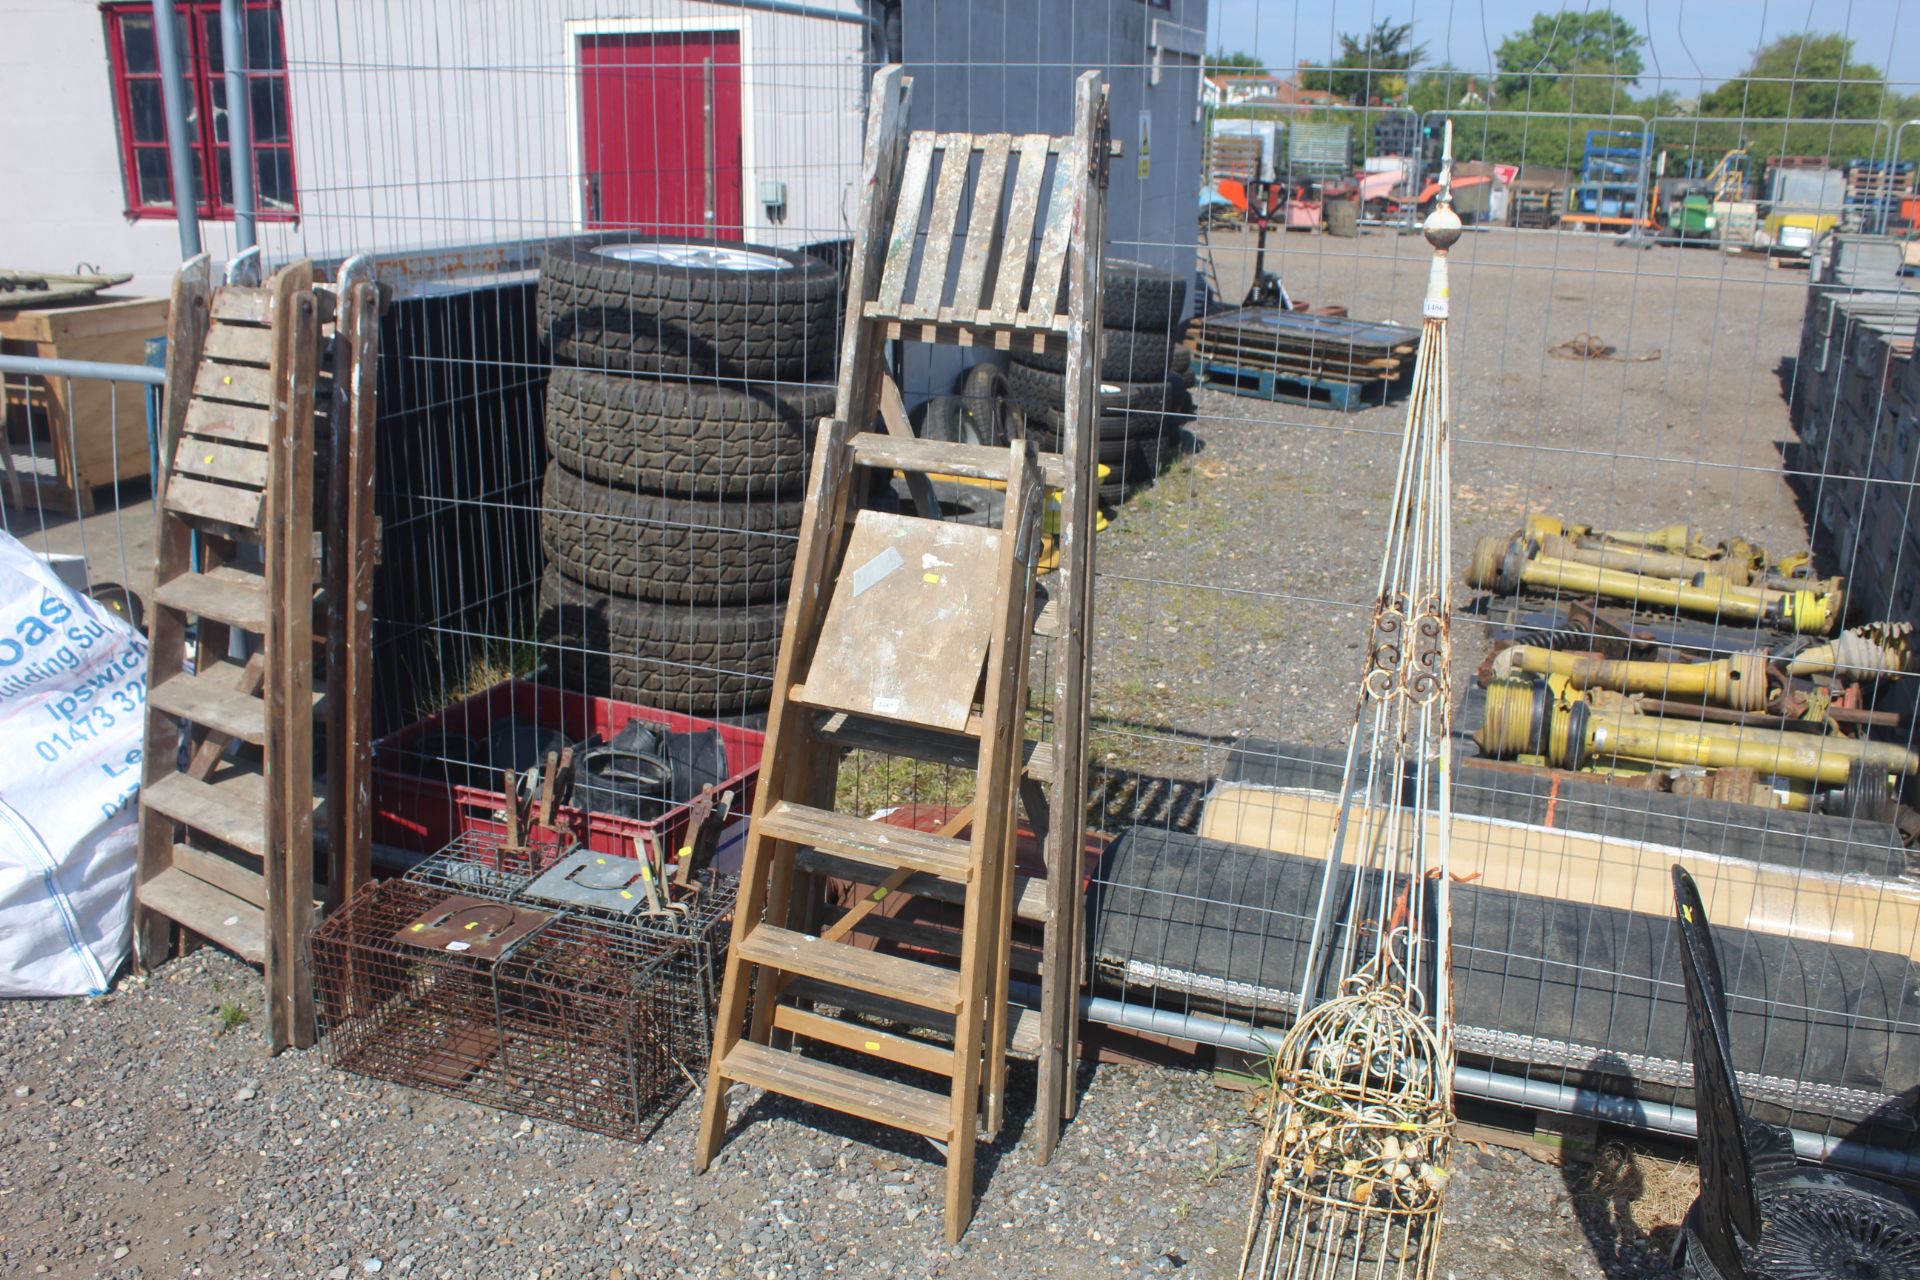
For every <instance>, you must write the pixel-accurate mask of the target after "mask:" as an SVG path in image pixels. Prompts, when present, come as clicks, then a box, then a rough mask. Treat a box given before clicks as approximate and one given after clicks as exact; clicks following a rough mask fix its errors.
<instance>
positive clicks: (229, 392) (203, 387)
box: [193, 360, 273, 409]
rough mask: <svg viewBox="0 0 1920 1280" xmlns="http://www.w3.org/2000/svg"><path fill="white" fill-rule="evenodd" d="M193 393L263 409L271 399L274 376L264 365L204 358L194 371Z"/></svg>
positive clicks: (271, 401)
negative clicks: (195, 371) (254, 366)
mask: <svg viewBox="0 0 1920 1280" xmlns="http://www.w3.org/2000/svg"><path fill="white" fill-rule="evenodd" d="M193 394H194V395H196V396H208V397H210V398H212V399H214V400H232V401H234V402H235V403H236V404H250V405H256V406H258V407H260V408H262V409H264V408H266V407H267V406H268V405H270V404H272V403H273V379H272V377H271V376H270V375H269V374H268V372H267V370H265V369H255V368H253V367H252V366H250V365H244V364H215V363H214V362H213V361H211V360H203V361H201V363H200V371H199V372H198V373H197V374H195V375H194V379H193Z"/></svg>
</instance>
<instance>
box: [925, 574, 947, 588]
mask: <svg viewBox="0 0 1920 1280" xmlns="http://www.w3.org/2000/svg"><path fill="white" fill-rule="evenodd" d="M920 581H922V582H928V583H932V584H933V585H934V586H936V587H937V586H939V585H940V584H941V583H942V582H943V581H945V579H943V578H942V577H941V576H940V575H939V574H937V573H923V574H921V575H920Z"/></svg>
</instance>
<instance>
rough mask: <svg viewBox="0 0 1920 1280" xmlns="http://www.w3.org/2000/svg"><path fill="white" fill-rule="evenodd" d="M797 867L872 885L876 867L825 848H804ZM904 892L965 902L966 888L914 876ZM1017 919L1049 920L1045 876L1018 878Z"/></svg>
mask: <svg viewBox="0 0 1920 1280" xmlns="http://www.w3.org/2000/svg"><path fill="white" fill-rule="evenodd" d="M793 863H794V865H795V866H797V867H800V868H802V869H804V870H807V871H811V872H812V873H814V874H815V875H822V876H833V877H835V878H837V879H841V880H851V881H853V882H854V883H855V884H872V883H873V881H874V875H873V867H872V866H871V865H870V864H868V863H864V862H860V861H857V860H856V859H853V858H843V857H841V856H840V855H838V854H834V853H827V852H825V851H824V850H821V849H802V850H801V851H800V852H799V853H796V854H795V855H794V857H793ZM900 892H902V893H910V894H912V895H913V896H914V897H916V898H937V899H939V900H940V901H941V902H963V901H965V900H966V889H965V887H964V886H962V885H958V884H955V883H954V882H953V881H951V880H943V879H941V878H940V877H939V876H930V875H924V874H921V875H914V876H910V877H908V879H907V882H906V883H905V884H903V885H901V886H900ZM1013 895H1014V896H1013V918H1014V919H1016V920H1018V921H1020V922H1021V923H1022V924H1045V923H1046V922H1047V918H1048V914H1049V912H1048V907H1047V881H1046V877H1044V876H1023V875H1016V876H1015V877H1014V882H1013Z"/></svg>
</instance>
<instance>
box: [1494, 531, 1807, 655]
mask: <svg viewBox="0 0 1920 1280" xmlns="http://www.w3.org/2000/svg"><path fill="white" fill-rule="evenodd" d="M1531 551H1532V547H1531V545H1530V544H1529V543H1527V542H1525V541H1522V540H1519V539H1511V540H1510V539H1506V538H1482V539H1481V540H1480V541H1479V542H1477V543H1476V544H1474V549H1473V556H1472V558H1471V559H1470V560H1469V562H1468V565H1467V581H1468V582H1469V583H1470V584H1472V585H1473V586H1476V587H1479V588H1481V589H1483V590H1487V591H1499V592H1501V593H1503V594H1506V595H1515V594H1517V593H1518V592H1519V591H1520V590H1521V589H1522V588H1523V587H1532V588H1534V589H1535V590H1540V591H1569V592H1576V593H1578V594H1581V595H1594V596H1604V597H1607V598H1608V599H1613V600H1624V601H1627V602H1630V603H1632V604H1646V605H1655V606H1658V607H1660V608H1665V609H1683V610H1686V611H1687V612H1689V613H1698V614H1703V615H1705V616H1707V617H1718V618H1732V619H1735V620H1738V621H1743V622H1756V623H1763V624H1765V625H1768V626H1774V627H1780V628H1782V629H1784V630H1788V631H1794V632H1798V633H1800V634H1802V635H1825V634H1827V633H1828V632H1830V631H1831V630H1832V629H1833V627H1834V625H1835V624H1836V623H1837V622H1838V621H1839V619H1840V613H1841V608H1842V605H1843V603H1844V599H1843V596H1842V594H1841V592H1840V591H1839V589H1838V588H1833V589H1830V590H1826V591H1814V590H1808V589H1805V588H1795V589H1793V590H1786V591H1782V590H1775V589H1772V588H1767V587H1741V586H1735V585H1734V584H1733V583H1731V582H1729V581H1728V580H1727V579H1725V578H1723V577H1715V576H1712V575H1709V574H1706V573H1701V574H1699V575H1697V576H1696V577H1695V578H1694V579H1693V581H1691V582H1682V581H1679V580H1677V579H1672V578H1657V577H1651V576H1648V575H1646V574H1639V573H1630V572H1628V571H1626V570H1624V569H1609V568H1604V567H1602V566H1600V565H1594V564H1585V563H1582V562H1580V561H1577V560H1555V559H1548V558H1546V557H1543V556H1534V555H1532V554H1530V553H1531ZM1821 585H1826V584H1821Z"/></svg>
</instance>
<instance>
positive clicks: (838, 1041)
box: [773, 1005, 953, 1076]
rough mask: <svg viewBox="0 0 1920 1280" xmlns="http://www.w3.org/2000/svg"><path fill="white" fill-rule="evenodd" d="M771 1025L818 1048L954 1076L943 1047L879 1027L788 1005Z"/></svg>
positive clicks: (948, 1053)
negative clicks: (832, 1047) (835, 1048)
mask: <svg viewBox="0 0 1920 1280" xmlns="http://www.w3.org/2000/svg"><path fill="white" fill-rule="evenodd" d="M773 1025H774V1028H775V1029H776V1030H779V1031H786V1032H790V1033H791V1034H793V1035H796V1036H804V1037H805V1038H806V1039H808V1040H816V1041H818V1042H820V1043H821V1044H831V1045H837V1046H838V1047H840V1048H842V1049H851V1050H853V1051H854V1052H855V1053H866V1054H872V1055H873V1056H875V1057H878V1058H885V1059H886V1060H887V1061H888V1062H897V1063H899V1064H900V1065H902V1066H906V1067H915V1068H918V1069H919V1070H921V1071H931V1072H933V1073H934V1074H936V1075H943V1076H950V1075H952V1074H953V1050H951V1049H949V1048H947V1047H945V1046H944V1045H938V1044H931V1043H929V1042H928V1041H925V1040H916V1039H914V1038H913V1037H912V1036H903V1035H896V1034H894V1033H893V1032H891V1031H882V1030H880V1029H879V1028H878V1027H866V1026H861V1025H860V1024H859V1023H857V1022H847V1021H843V1020H841V1019H839V1018H829V1017H825V1016H823V1015H821V1014H818V1013H810V1012H808V1011H807V1010H805V1009H795V1008H793V1007H792V1006H791V1005H781V1006H779V1007H778V1008H776V1009H775V1010H774V1011H773Z"/></svg>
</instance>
